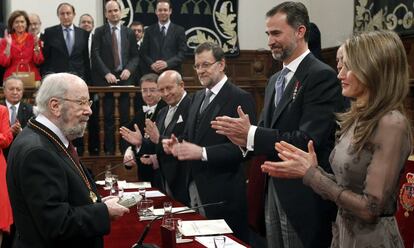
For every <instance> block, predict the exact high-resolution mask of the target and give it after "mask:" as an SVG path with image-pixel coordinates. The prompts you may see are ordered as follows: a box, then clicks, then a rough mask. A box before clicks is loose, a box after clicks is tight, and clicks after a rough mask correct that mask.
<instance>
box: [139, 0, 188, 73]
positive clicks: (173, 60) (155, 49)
mask: <svg viewBox="0 0 414 248" xmlns="http://www.w3.org/2000/svg"><path fill="white" fill-rule="evenodd" d="M155 14H156V15H157V18H158V22H157V23H155V24H153V25H151V26H149V27H148V28H147V29H146V30H145V34H144V41H143V43H142V47H141V49H140V52H141V57H142V60H143V61H142V64H143V66H142V67H143V73H149V72H155V73H157V74H160V73H162V72H163V71H165V70H176V71H178V72H181V64H182V62H183V59H184V53H185V51H186V49H187V45H186V39H185V31H184V28H183V27H181V26H179V25H177V24H174V23H172V22H171V20H170V16H171V14H172V8H171V3H170V1H168V0H158V1H157V6H156V10H155Z"/></svg>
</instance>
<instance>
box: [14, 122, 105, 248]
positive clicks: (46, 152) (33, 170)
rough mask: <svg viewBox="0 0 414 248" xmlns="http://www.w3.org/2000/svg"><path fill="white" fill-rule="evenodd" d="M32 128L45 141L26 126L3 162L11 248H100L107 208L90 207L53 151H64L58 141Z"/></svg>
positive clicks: (66, 161)
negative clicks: (13, 228) (10, 210)
mask: <svg viewBox="0 0 414 248" xmlns="http://www.w3.org/2000/svg"><path fill="white" fill-rule="evenodd" d="M33 123H34V124H35V125H36V126H39V127H40V128H42V129H43V130H45V131H46V132H47V133H48V135H46V134H45V133H44V132H42V131H40V130H39V129H38V128H35V127H33V125H31V124H30V123H29V124H28V127H27V128H25V129H24V130H23V131H22V132H21V133H20V134H19V135H18V136H17V138H16V140H15V141H14V142H13V144H12V147H11V149H10V153H9V158H8V168H7V186H8V190H9V195H10V202H11V205H12V208H13V217H14V221H15V224H16V230H17V231H16V239H15V246H14V247H39V248H40V247H85V248H86V247H103V235H105V234H107V233H109V229H110V224H111V223H110V219H109V214H108V209H107V207H106V206H105V204H104V203H101V202H99V201H100V199H99V200H98V202H97V203H95V204H93V203H92V201H91V199H90V198H89V190H88V188H87V187H86V185H85V182H84V181H83V180H82V177H81V176H80V174H79V172H78V171H77V169H76V168H75V166H74V164H73V163H72V161H71V160H70V158H69V157H68V156H67V155H66V153H65V152H64V151H63V150H62V148H60V147H59V145H57V144H58V142H59V143H60V144H61V145H63V144H62V143H61V141H60V140H59V138H58V137H57V136H56V135H55V134H54V133H52V132H51V131H50V130H49V129H48V128H47V127H45V126H44V125H42V124H40V123H39V122H37V121H35V120H34V121H33ZM49 135H50V136H49ZM51 137H53V139H55V140H56V141H52V138H51ZM83 170H84V171H85V173H87V171H86V169H85V168H84V167H83ZM87 177H88V181H89V183H90V184H91V186H92V189H93V191H94V192H95V193H96V194H97V195H98V193H97V190H96V187H95V184H94V182H93V180H92V179H91V178H90V176H89V174H87Z"/></svg>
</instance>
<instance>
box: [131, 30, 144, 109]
mask: <svg viewBox="0 0 414 248" xmlns="http://www.w3.org/2000/svg"><path fill="white" fill-rule="evenodd" d="M129 28H130V29H131V30H132V31H133V32H134V34H135V38H136V40H137V48H138V51H139V50H140V48H141V45H142V40H143V38H144V24H142V23H141V22H132V23H131V25H130V26H129ZM142 67H143V62H142V60H140V61H139V65H138V67H137V70H136V72H135V79H134V84H135V85H136V86H139V81H140V80H139V79H140V78H141V76H142V71H145V69H144V70H143V68H142ZM136 102H137V104H142V99H139V98H137V99H136Z"/></svg>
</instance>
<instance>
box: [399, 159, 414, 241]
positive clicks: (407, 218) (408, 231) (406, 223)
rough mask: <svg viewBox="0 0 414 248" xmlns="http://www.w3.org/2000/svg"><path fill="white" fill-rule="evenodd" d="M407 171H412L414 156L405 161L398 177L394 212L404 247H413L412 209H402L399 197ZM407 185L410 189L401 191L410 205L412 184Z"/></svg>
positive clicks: (413, 196)
mask: <svg viewBox="0 0 414 248" xmlns="http://www.w3.org/2000/svg"><path fill="white" fill-rule="evenodd" d="M408 173H414V156H411V157H410V159H409V160H408V161H407V163H406V165H405V169H404V172H403V174H402V176H401V178H400V191H399V192H398V194H399V197H398V210H397V213H396V214H395V217H396V219H397V223H398V228H399V229H400V233H401V236H402V238H403V240H404V245H405V247H406V248H412V247H414V211H412V210H411V211H407V210H406V209H404V208H403V206H402V204H401V199H400V196H401V190H402V189H403V187H404V186H407V183H408V181H407V174H408ZM409 186H410V187H409V188H411V191H407V190H406V191H404V192H403V194H406V197H407V199H408V201H406V203H407V204H408V205H411V206H412V203H413V201H414V192H413V190H414V188H413V186H414V184H411V185H409ZM407 213H408V215H407Z"/></svg>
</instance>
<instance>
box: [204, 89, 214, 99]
mask: <svg viewBox="0 0 414 248" xmlns="http://www.w3.org/2000/svg"><path fill="white" fill-rule="evenodd" d="M213 94H214V93H213V91H211V90H206V98H210V97H211V96H212V95H213Z"/></svg>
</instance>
